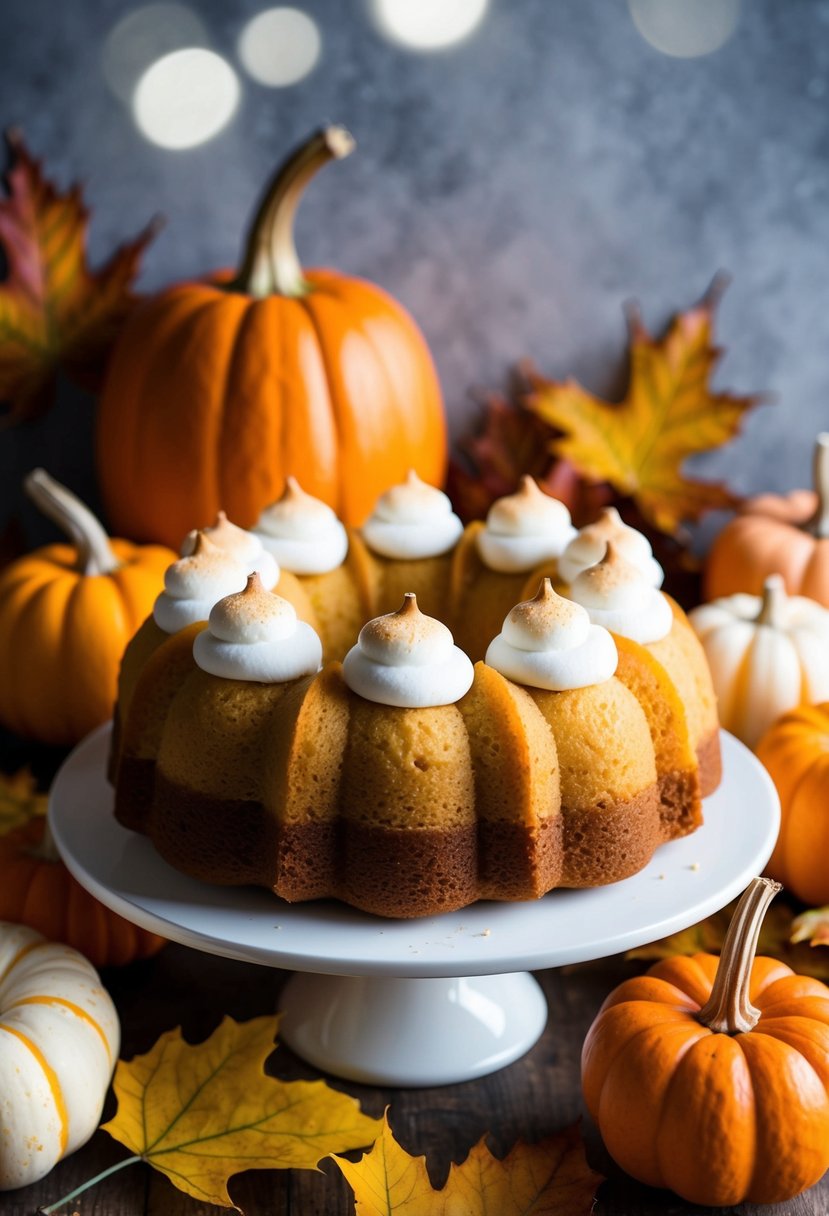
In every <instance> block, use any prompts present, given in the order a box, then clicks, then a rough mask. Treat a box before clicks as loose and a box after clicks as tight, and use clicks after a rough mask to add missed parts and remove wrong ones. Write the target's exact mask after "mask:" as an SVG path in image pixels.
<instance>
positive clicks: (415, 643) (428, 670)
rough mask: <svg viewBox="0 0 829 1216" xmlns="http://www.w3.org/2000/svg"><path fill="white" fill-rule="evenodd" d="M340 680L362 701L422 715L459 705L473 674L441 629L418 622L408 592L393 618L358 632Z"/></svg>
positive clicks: (425, 621) (419, 618)
mask: <svg viewBox="0 0 829 1216" xmlns="http://www.w3.org/2000/svg"><path fill="white" fill-rule="evenodd" d="M343 677H344V679H345V682H346V684H347V685H348V687H349V688H350V689H351V691H352V692H356V693H358V694H359V695H360V696H361V697H365V699H366V700H367V701H376V702H377V703H378V704H380V705H396V706H398V707H400V708H403V709H424V708H427V707H430V706H437V705H452V704H454V702H455V701H459V700H460V699H461V697H462V696H463V695H464V694H465V693H467V692H468V691H469V689H470V688H471V686H472V680H473V678H474V670H473V667H472V663H471V662H470V660H469V658H468V657H467V655H465V654H464V652H463V651H462V650H461V649H460V648H459V647H458V646H456V645H455V644H454V642H453V640H452V634H451V633H450V631H449V630H448V629H447V628H446V626H445V625H443V624H441V622H440V621H436V620H435V619H434V617H431V616H424V614H423V613H422V612H421V611H420V609H419V608H418V606H417V599H416V598H415V596H414V595H413V594H412V593H411V592H409V593H408V594H407V595H406V596H405V597H404V600H403V606H402V608H399V609H398V610H397V612H390V613H387V614H386V615H385V616H378V617H375V618H374V620H373V621H369V622H368V624H367V625H364V626H363V628H362V629H361V630H360V636H359V638H358V639H357V644H356V646H352V648H351V650H349V652H348V654H347V655H346V656H345V660H344V662H343Z"/></svg>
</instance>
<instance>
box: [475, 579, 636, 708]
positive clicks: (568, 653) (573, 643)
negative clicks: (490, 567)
mask: <svg viewBox="0 0 829 1216" xmlns="http://www.w3.org/2000/svg"><path fill="white" fill-rule="evenodd" d="M486 662H487V664H488V665H489V666H490V667H494V668H495V669H496V671H500V673H501V675H503V676H506V677H507V679H509V680H514V681H515V682H516V683H517V684H528V685H530V687H532V688H546V689H549V690H551V691H553V692H564V691H566V690H570V689H575V688H586V687H587V686H588V685H591V684H601V683H603V682H604V681H605V680H609V679H610V677H611V676H612V675H613V673H614V671H615V670H616V664H617V662H618V654H617V651H616V644H615V643H614V641H613V638H612V637H611V636H610V634H609V633H608V631H607V630H606V629H603V628H601V626H598V625H593V624H591V621H590V617H589V616H588V614H587V612H586V610H585V609H584V608H582V607H581V606H580V605H579V604H575V603H573V602H572V601H571V600H566V599H563V598H562V596H560V595H557V594H556V592H555V591H554V590H553V585H552V583H551V582H550V580H549V579H548V578H545V579H544V580H543V581H542V583H541V586H540V587H539V589H538V593H537V594H536V595H535V597H534V598H533V599H531V600H526V601H524V602H523V603H521V604H516V606H515V607H514V608H513V609H511V611H510V612H509V613H508V615H507V617H506V619H505V621H504V624H503V627H502V629H501V632H500V633H499V634H498V636H497V637H496V638H493V640H492V642H490V644H489V648H488V649H487V653H486Z"/></svg>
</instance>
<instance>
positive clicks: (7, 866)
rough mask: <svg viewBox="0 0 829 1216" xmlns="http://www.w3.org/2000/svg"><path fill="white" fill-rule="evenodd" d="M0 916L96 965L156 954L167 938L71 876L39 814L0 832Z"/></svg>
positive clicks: (113, 965) (123, 961) (112, 965)
mask: <svg viewBox="0 0 829 1216" xmlns="http://www.w3.org/2000/svg"><path fill="white" fill-rule="evenodd" d="M0 920H9V921H16V922H19V923H21V924H24V925H28V926H29V927H30V928H31V929H35V930H37V931H38V932H39V933H42V934H43V935H44V936H45V937H48V938H49V939H50V941H56V942H63V943H64V944H65V945H68V946H72V947H73V948H74V949H75V950H79V951H80V952H81V954H83V955H84V956H85V957H86V958H88V959H89V961H90V963H92V965H93V966H95V967H120V966H122V965H124V964H126V963H131V962H133V961H134V960H136V959H140V958H149V957H150V955H153V954H157V953H158V951H159V950H160V949H161V947H162V946H164V945H165V944H166V938H163V937H158V936H157V935H156V934H155V933H149V932H148V931H147V930H146V929H140V928H139V927H138V926H137V925H134V924H132V923H131V922H130V921H128V920H124V918H123V917H121V916H119V915H118V914H117V912H112V911H110V909H109V908H107V907H105V906H104V905H103V904H102V903H100V902H99V901H98V900H97V899H95V898H94V896H92V895H90V894H89V892H88V891H86V890H85V889H84V888H83V887H82V886H81V885H80V883H79V882H76V880H75V879H74V878H73V877H72V875H71V874H70V873H69V871H68V870H67V868H66V866H65V865H64V864H63V862H62V861H61V860H60V857H59V855H58V852H57V849H56V848H55V846H54V844H53V843H52V841H51V837H50V835H49V830H48V827H47V825H46V821H45V820H44V819H43V818H41V817H40V816H38V817H36V818H34V819H30V820H28V822H26V823H24V824H22V825H21V826H20V827H17V828H13V829H12V830H11V831H10V832H7V833H6V834H5V835H3V836H0Z"/></svg>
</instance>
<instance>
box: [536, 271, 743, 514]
mask: <svg viewBox="0 0 829 1216" xmlns="http://www.w3.org/2000/svg"><path fill="white" fill-rule="evenodd" d="M721 290H722V284H721V281H720V280H715V283H714V284H713V285H712V288H711V289H710V290H709V292H708V293H707V295H706V296H705V298H704V299H703V300H702V301H701V302H700V303H699V304H698V305H697V306H696V307H695V308H691V309H690V310H689V311H688V312H685V313H680V314H679V315H678V316H677V317H676V318H675V319H674V320H673V322H672V323H671V325H670V326H669V328H668V331H667V333H666V334H665V336H664V337H663V338H661V339H659V340H657V339H654V338H652V337H651V336H650V335H649V334H648V332H647V330H646V329H645V326H644V324H643V322H642V319H641V316H640V315H639V312H638V310H637V309H636V308H630V309H629V311H628V326H629V330H630V380H629V385H628V390H627V393H626V394H625V397H624V400H623V401H621V402H620V403H619V404H617V405H611V404H608V403H607V402H605V401H602V400H601V399H600V398H598V397H594V396H593V395H592V394H591V393H588V392H587V390H586V389H584V388H582V387H581V385H579V384H577V383H576V381H574V380H567V381H565V382H563V383H558V382H556V381H548V380H544V379H543V378H542V377H540V376H538V375H534V376H533V379H532V382H531V393H530V397H529V400H528V402H527V404H528V406H529V408H530V409H531V410H533V411H534V412H535V413H536V414H538V415H539V416H540V417H541V418H543V419H544V421H545V422H547V423H548V424H549V425H551V426H553V427H555V428H556V430H558V431H561V432H562V435H561V437H559V438H556V439H554V440H553V441H552V444H551V450H552V452H553V453H554V454H555V455H556V456H558V457H559V458H561V459H565V460H568V461H570V463H571V464H572V465H573V466H574V467H575V468H576V469H577V470H578V472H579V473H580V474H581V475H582V476H583V477H586V478H588V479H590V480H592V481H596V482H609V483H610V484H611V485H612V486H613V487H614V488H615V489H616V490H617V491H618V492H619V493H620V494H622V495H625V496H630V497H631V498H633V499H634V500H635V502H636V504H637V506H638V507H639V510H640V511H641V513H642V515H643V516H644V517H645V519H646V520H648V521H649V522H650V523H652V524H654V525H655V526H656V527H657V528H659V529H660V531H662V532H666V533H668V534H673V533H674V532H675V531H676V529H677V528H678V527H679V525H680V524H681V523H682V522H683V521H686V520H688V521H690V520H695V519H698V518H699V517H700V515H702V514H703V512H705V511H708V510H712V509H719V508H728V507H733V506H735V504H736V499H735V498H734V495H733V494H731V492H730V491H729V490H728V489H727V488H726V487H725V486H724V485H721V484H717V483H713V482H702V481H697V480H694V479H692V478H689V477H686V476H685V475H684V474H683V473H682V466H683V464H684V463H685V461H686V460H687V459H688V458H689V457H690V456H694V455H698V454H700V453H702V452H707V451H709V450H710V449H711V448H716V447H719V446H720V445H721V444H723V443H725V442H726V441H727V440H729V439H731V438H733V436H734V435H735V434H736V433H737V431H738V430H739V427H740V423H741V421H742V419H743V415H744V414H745V412H746V411H747V410H748V409H750V408H751V407H752V406H754V405H756V404H757V403H758V401H759V400H760V398H759V397H756V396H755V397H737V396H734V395H732V394H730V393H718V392H714V391H713V390H712V389H711V387H710V379H711V376H712V374H713V372H714V369H715V367H716V365H717V362H718V360H719V356H720V351H719V350H718V349H717V348H716V347H715V346H714V345H713V319H714V310H715V306H716V302H717V299H718V297H719V295H720V294H721Z"/></svg>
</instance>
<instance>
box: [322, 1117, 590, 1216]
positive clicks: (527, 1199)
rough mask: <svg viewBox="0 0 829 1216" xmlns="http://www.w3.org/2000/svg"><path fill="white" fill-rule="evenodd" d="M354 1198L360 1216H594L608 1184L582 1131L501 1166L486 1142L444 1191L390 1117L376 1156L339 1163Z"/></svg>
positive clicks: (522, 1151) (524, 1149)
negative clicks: (601, 1188) (402, 1141)
mask: <svg viewBox="0 0 829 1216" xmlns="http://www.w3.org/2000/svg"><path fill="white" fill-rule="evenodd" d="M334 1160H335V1161H336V1163H337V1165H338V1166H339V1168H340V1170H341V1171H342V1173H343V1174H344V1176H345V1178H346V1180H347V1181H348V1183H349V1185H350V1186H351V1188H352V1190H353V1191H354V1197H355V1200H356V1209H355V1210H356V1214H357V1216H588V1213H590V1212H591V1211H592V1210H593V1201H594V1199H595V1195H596V1188H597V1187H598V1185H599V1183H600V1182H601V1181H602V1177H601V1175H600V1174H596V1173H594V1171H593V1170H591V1169H590V1167H589V1166H588V1164H587V1161H586V1159H585V1156H584V1146H583V1144H582V1140H581V1136H580V1134H579V1131H578V1128H577V1127H570V1128H567V1129H565V1131H563V1132H559V1133H557V1134H556V1135H553V1136H549V1137H547V1139H546V1140H542V1141H540V1142H539V1143H538V1144H517V1145H516V1146H515V1147H514V1148H513V1149H512V1151H511V1152H510V1153H509V1154H508V1155H507V1156H506V1157H505V1158H504V1159H503V1161H499V1160H498V1159H497V1158H496V1157H493V1156H492V1154H491V1153H490V1151H489V1149H488V1148H487V1147H486V1145H485V1144H484V1142H483V1140H481V1141H480V1142H479V1143H478V1144H476V1145H475V1147H474V1148H473V1149H472V1151H471V1152H470V1154H469V1156H468V1157H467V1158H466V1160H465V1161H464V1162H463V1164H462V1165H453V1166H452V1167H451V1169H450V1171H449V1177H448V1179H447V1181H446V1185H445V1186H444V1187H443V1189H442V1190H435V1189H434V1188H433V1187H432V1184H431V1182H430V1181H429V1175H428V1173H427V1170H426V1161H425V1158H424V1157H410V1156H409V1154H408V1153H407V1152H406V1151H405V1149H403V1148H401V1147H400V1145H399V1144H398V1143H397V1141H396V1140H395V1138H394V1135H393V1134H392V1131H391V1128H390V1127H389V1123H388V1115H387V1116H386V1119H385V1122H384V1125H383V1132H382V1134H381V1135H380V1136H379V1137H378V1139H377V1140H376V1141H375V1144H374V1147H373V1148H372V1150H371V1152H369V1153H366V1154H364V1156H363V1157H362V1158H361V1159H360V1160H359V1161H357V1162H351V1161H346V1160H344V1159H342V1158H340V1157H335V1158H334Z"/></svg>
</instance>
